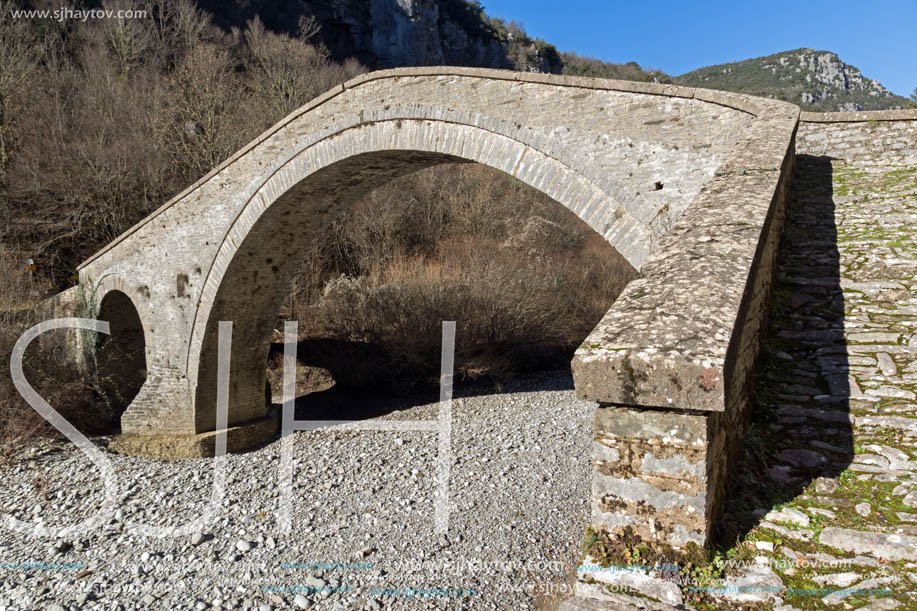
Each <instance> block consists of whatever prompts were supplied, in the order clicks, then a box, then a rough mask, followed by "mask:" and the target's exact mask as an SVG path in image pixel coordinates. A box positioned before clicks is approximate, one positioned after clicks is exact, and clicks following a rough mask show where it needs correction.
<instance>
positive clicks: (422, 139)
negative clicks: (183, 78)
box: [80, 67, 799, 545]
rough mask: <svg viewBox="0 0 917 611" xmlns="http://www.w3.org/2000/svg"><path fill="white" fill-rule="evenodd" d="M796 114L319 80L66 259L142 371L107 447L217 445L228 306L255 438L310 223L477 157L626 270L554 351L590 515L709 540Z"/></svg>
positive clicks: (705, 101)
mask: <svg viewBox="0 0 917 611" xmlns="http://www.w3.org/2000/svg"><path fill="white" fill-rule="evenodd" d="M798 117H799V110H798V108H797V107H795V106H792V105H789V104H785V103H781V102H775V101H772V100H763V99H758V98H753V97H749V96H744V95H739V94H730V93H724V92H714V91H708V90H703V89H694V88H685V87H676V86H670V85H657V84H646V83H631V82H623V81H604V80H595V79H585V78H572V77H561V76H552V75H540V74H517V73H509V72H502V71H493V70H479V69H462V68H441V67H437V68H420V69H401V70H391V71H383V72H376V73H371V74H367V75H363V76H361V77H358V78H357V79H354V80H352V81H350V82H348V83H345V84H344V85H342V86H339V87H336V88H335V89H334V90H332V91H330V92H328V93H327V94H325V95H324V96H322V97H320V98H318V99H316V100H315V101H313V102H312V103H310V104H309V105H307V106H306V107H304V108H302V109H300V110H298V111H296V112H295V113H293V114H291V115H290V116H289V117H287V118H286V119H284V120H283V121H281V122H280V123H278V124H277V125H276V126H274V127H273V128H272V129H271V130H269V131H268V132H266V133H265V134H263V135H262V136H260V137H259V138H258V139H257V140H255V141H254V142H252V143H251V144H250V145H249V146H247V147H246V148H245V149H243V150H241V151H239V153H237V154H236V155H234V156H233V157H232V158H230V159H229V160H227V161H226V162H224V163H223V164H222V165H220V166H219V167H218V168H216V169H214V170H213V171H212V172H211V173H210V174H208V175H207V176H205V177H204V178H202V179H201V180H200V181H198V182H197V183H195V184H194V185H192V186H191V187H189V189H187V190H186V191H184V192H183V193H181V194H179V195H178V196H177V197H176V198H174V199H173V200H172V201H170V202H168V203H166V204H165V205H164V206H163V207H161V208H160V209H159V210H157V211H156V212H155V213H154V214H152V215H151V216H150V217H148V218H147V219H145V220H144V221H142V222H141V223H139V224H138V225H137V226H136V227H134V228H132V229H131V230H130V231H128V232H127V233H125V234H124V235H123V236H121V237H120V238H118V239H117V240H116V241H115V242H113V243H112V244H111V245H109V246H108V247H107V248H106V249H104V250H103V251H101V252H100V253H98V254H96V255H95V256H94V257H93V258H91V259H90V260H89V261H87V262H86V263H84V264H83V266H82V267H81V268H80V283H81V286H83V287H84V288H85V289H90V288H91V287H95V286H97V285H98V286H99V290H98V298H99V299H102V298H104V296H105V294H106V293H107V292H109V291H113V290H117V291H121V292H122V293H124V294H125V295H127V296H128V297H129V298H130V300H131V302H132V303H133V304H134V306H135V307H136V309H137V311H138V314H139V318H140V320H141V321H142V323H143V329H144V335H145V338H146V362H147V369H148V372H149V375H148V377H147V380H146V382H145V383H144V385H143V387H142V388H141V390H140V393H139V395H138V396H137V397H136V399H135V400H134V402H133V403H132V404H131V406H130V407H129V409H128V410H127V412H126V413H125V414H124V417H123V419H122V427H123V430H124V432H125V435H124V436H123V438H122V439H121V441H120V442H119V444H116V446H117V447H119V448H120V449H122V450H123V451H127V452H133V453H138V454H143V455H151V456H162V457H178V456H194V455H207V454H208V453H212V448H213V438H214V435H215V432H214V431H213V429H214V423H215V405H214V399H215V377H216V355H215V346H216V325H217V323H218V321H220V320H233V323H234V330H233V352H232V366H231V371H230V374H231V378H230V379H231V388H230V414H229V417H230V422H229V424H230V427H231V428H230V429H229V432H228V439H229V447H230V448H231V449H234V448H242V447H246V446H249V445H252V444H253V443H257V442H258V441H261V440H264V439H266V438H269V437H270V436H271V435H273V434H274V432H275V430H276V423H275V422H273V421H271V420H270V419H268V418H267V417H266V413H267V402H266V400H265V391H264V389H265V369H266V367H265V360H266V355H267V349H268V344H269V341H270V333H271V329H270V322H271V321H272V320H273V314H274V312H275V311H276V307H277V305H278V303H279V301H280V296H281V295H282V293H283V291H284V290H285V288H286V286H287V283H288V280H289V277H290V275H291V274H292V272H293V265H294V264H295V261H296V260H297V259H298V257H299V256H300V255H301V253H302V248H303V246H304V245H305V244H306V243H308V240H309V236H311V235H315V233H316V232H320V231H323V229H324V227H325V222H326V219H327V218H328V217H329V215H328V214H327V213H328V211H330V210H334V209H338V208H341V207H346V206H347V205H349V204H350V203H351V202H352V201H354V200H355V199H356V198H357V197H358V196H360V195H361V194H362V193H364V192H365V191H367V190H368V189H372V188H374V187H375V186H377V185H379V184H382V183H383V182H385V181H387V180H390V179H392V178H393V177H395V176H397V175H401V174H404V173H408V172H412V171H415V170H417V169H419V168H422V167H427V166H430V165H434V164H437V163H443V162H454V161H466V162H477V163H483V164H486V165H490V166H491V167H494V168H497V169H500V170H502V171H504V172H506V173H508V174H510V175H512V176H515V177H517V178H519V179H520V180H522V181H524V182H526V183H528V184H530V185H532V186H533V187H535V188H537V189H539V190H541V191H543V192H544V193H546V194H547V195H549V196H550V197H552V198H553V199H555V200H556V201H557V202H559V203H560V204H561V205H564V206H566V207H568V208H569V209H570V210H572V211H573V212H574V213H576V214H577V215H578V216H579V217H580V218H582V219H583V220H584V221H585V222H587V223H588V224H589V225H590V226H591V227H593V228H594V229H595V230H596V231H597V232H599V233H600V234H601V235H603V236H604V237H605V238H606V239H607V240H608V241H609V243H611V244H612V245H613V246H614V247H615V248H617V249H618V250H619V251H620V252H621V253H622V254H623V255H624V256H625V257H626V258H627V259H628V261H629V262H630V263H631V264H632V265H633V266H634V267H635V268H636V269H637V270H639V271H640V272H641V278H640V279H638V280H636V281H634V282H633V283H631V285H629V286H628V287H627V289H626V290H625V291H624V293H623V294H622V296H621V298H619V300H618V301H617V302H616V303H615V304H614V306H613V307H612V309H611V310H610V311H609V312H608V313H607V314H606V316H605V317H604V318H603V320H602V321H601V323H600V324H599V325H598V326H597V327H596V329H595V330H594V331H593V332H592V334H591V335H590V337H589V338H588V339H587V340H586V342H585V343H584V345H583V346H582V347H581V348H580V350H579V351H578V352H577V354H576V357H575V359H574V361H573V364H572V368H573V374H574V379H575V382H576V387H577V391H578V393H579V394H580V395H581V396H583V397H585V398H588V399H590V400H593V401H596V402H598V403H600V404H601V407H599V408H598V409H597V410H596V426H595V445H594V447H595V456H594V458H595V461H594V468H595V483H594V490H593V493H594V494H593V496H594V499H593V500H594V514H593V522H594V524H595V525H596V526H597V527H599V528H604V529H607V530H610V531H615V530H617V529H619V528H621V527H623V526H626V525H632V526H634V527H635V528H636V529H637V530H638V531H639V532H641V533H642V534H643V535H644V536H648V537H656V538H664V539H666V540H668V541H669V542H670V543H675V544H677V545H680V544H684V543H687V542H689V541H694V542H697V543H703V542H705V541H706V540H707V538H708V536H709V534H710V528H711V524H712V521H713V520H714V518H715V517H716V514H717V510H718V507H719V500H720V496H721V494H722V490H723V485H724V482H725V478H726V469H725V465H726V464H727V462H728V457H729V456H730V455H732V454H733V453H734V452H735V449H736V447H737V441H738V432H739V431H740V430H741V423H742V421H743V419H744V417H745V413H746V410H745V405H746V403H747V394H748V388H749V385H750V380H751V372H752V370H753V367H754V362H755V357H756V354H757V344H758V338H759V337H760V335H761V327H762V325H763V320H764V304H765V301H766V299H767V295H768V291H769V287H770V277H771V267H772V264H773V259H774V253H775V248H776V243H777V239H778V237H779V233H780V228H781V224H782V219H783V203H784V199H785V197H784V195H785V192H786V188H787V180H788V179H789V175H790V170H791V165H792V161H793V148H792V142H793V136H794V130H795V129H796V126H797V123H798ZM656 183H661V184H662V185H663V188H662V189H658V188H657V187H656ZM571 298H575V296H571Z"/></svg>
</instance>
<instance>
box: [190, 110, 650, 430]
mask: <svg viewBox="0 0 917 611" xmlns="http://www.w3.org/2000/svg"><path fill="white" fill-rule="evenodd" d="M466 119H467V118H466ZM448 162H477V163H481V164H484V165H488V166H490V167H494V168H496V169H499V170H501V171H503V172H505V173H507V174H509V175H514V176H515V175H520V174H522V175H524V176H527V177H537V178H538V180H531V179H530V180H529V181H528V182H529V184H531V185H532V186H533V187H535V188H539V189H540V190H542V191H543V192H544V193H545V194H546V195H548V196H550V197H551V198H553V199H554V200H555V201H558V202H559V203H560V204H562V205H564V206H565V207H567V208H568V209H570V210H571V211H573V212H574V213H575V214H577V215H578V216H579V217H580V218H582V219H583V220H584V221H586V222H587V223H588V224H589V225H590V226H591V227H592V228H593V229H595V230H597V231H600V232H601V233H602V234H603V235H604V236H605V237H606V239H607V240H608V241H609V243H611V244H612V245H613V246H615V247H616V248H617V249H618V250H619V251H620V252H622V254H624V256H625V257H626V258H627V259H628V260H629V261H631V262H632V263H633V264H636V265H639V264H640V262H641V261H642V260H643V259H644V258H645V257H646V255H647V252H646V251H647V247H648V246H649V245H650V244H651V235H650V234H649V232H648V231H647V230H646V229H645V228H644V227H643V226H641V225H640V223H639V222H638V221H637V220H636V219H634V218H633V217H632V216H631V215H630V214H628V213H627V211H626V210H624V208H623V206H622V205H621V204H618V203H615V204H613V205H611V204H609V202H613V201H614V200H613V198H612V197H611V196H609V195H608V194H606V193H604V192H603V191H602V190H601V189H599V188H598V187H597V186H596V185H595V184H594V183H593V182H592V181H590V180H589V179H587V178H585V177H584V176H582V174H580V173H578V172H576V171H575V170H572V169H571V168H569V167H568V166H565V165H564V164H563V163H561V162H559V161H558V160H556V159H555V158H553V157H550V156H548V155H546V154H544V153H543V152H541V151H539V150H537V149H535V148H533V147H532V146H531V145H530V144H527V143H524V142H520V141H518V140H513V139H510V138H508V137H506V136H504V135H503V134H501V133H498V132H495V131H492V130H485V129H482V128H480V127H477V126H474V125H472V124H471V123H470V122H468V121H467V120H466V122H462V123H459V122H453V121H430V120H425V119H424V120H418V119H409V118H400V117H399V118H396V119H388V120H384V121H374V122H372V123H368V124H367V123H361V124H357V125H352V126H348V127H345V128H343V129H342V130H341V131H338V132H335V133H333V134H331V135H330V136H328V137H326V138H323V139H321V140H318V141H317V142H315V143H314V144H310V145H309V146H307V147H305V148H304V149H303V150H302V151H300V152H298V153H296V154H295V155H293V156H292V157H291V158H290V160H289V161H288V162H287V163H286V164H284V165H283V166H282V167H280V168H279V169H278V170H277V171H276V172H274V173H273V174H271V175H270V176H269V177H268V178H267V179H266V180H265V181H264V183H263V184H262V185H261V186H260V187H259V189H258V190H257V191H256V192H255V194H254V195H253V196H252V197H251V198H250V200H249V201H248V202H247V203H246V205H245V207H244V208H243V211H242V212H241V214H240V215H239V216H238V217H237V218H236V219H235V221H234V222H233V224H232V227H231V228H230V230H229V231H228V232H227V234H226V236H225V238H224V239H223V241H222V243H221V245H220V249H219V252H218V254H217V256H216V259H215V261H214V264H213V266H212V267H211V269H210V271H209V273H208V274H207V278H206V280H205V282H204V287H203V290H202V298H201V300H200V306H199V308H198V311H197V313H196V316H195V322H194V325H193V328H192V336H191V343H190V345H189V355H188V363H189V368H188V372H189V373H188V378H189V380H191V381H192V384H194V392H195V403H194V404H195V419H196V424H197V427H198V429H199V430H206V427H207V426H208V425H209V426H212V423H213V422H214V421H215V420H214V419H215V414H216V412H215V396H216V393H215V388H216V386H215V384H216V345H217V344H216V342H217V323H218V322H219V321H220V320H227V319H230V318H231V319H233V320H234V332H233V334H234V342H233V365H232V369H231V372H232V373H231V378H232V379H233V380H234V382H233V385H232V393H233V396H232V397H231V399H230V405H231V406H232V407H231V411H230V415H229V423H230V425H233V424H237V423H239V422H245V421H248V420H252V419H255V418H260V417H263V416H264V411H265V400H264V399H265V396H264V395H265V393H264V387H265V379H266V378H265V367H264V356H265V355H266V354H267V348H268V344H269V341H270V335H271V327H270V326H269V325H270V322H271V321H272V320H273V318H272V316H271V314H272V313H273V312H274V310H275V306H276V304H277V303H279V300H280V297H281V294H282V292H283V291H285V290H286V289H287V287H288V282H289V278H290V277H291V274H292V271H293V270H292V267H293V266H295V265H296V264H297V263H298V262H299V261H300V260H301V256H302V255H303V254H304V249H303V246H304V245H305V244H306V243H307V242H308V239H309V237H310V236H314V235H317V234H318V232H320V231H322V223H323V219H326V218H327V217H328V216H329V215H328V212H330V211H331V210H333V209H335V208H341V207H344V206H346V205H348V204H349V203H351V202H352V201H355V200H356V199H358V198H359V197H360V196H361V195H363V194H364V193H366V192H367V191H369V190H372V189H373V188H375V187H377V186H379V185H380V184H382V183H384V182H387V181H389V180H391V179H392V178H395V177H397V176H400V175H403V174H406V173H409V172H413V171H416V170H418V169H421V168H425V167H429V166H431V165H436V164H440V163H448ZM523 170H527V171H523ZM533 183H536V184H533ZM603 204H604V206H603ZM609 210H610V213H609ZM243 313H244V314H243ZM254 347H257V348H254Z"/></svg>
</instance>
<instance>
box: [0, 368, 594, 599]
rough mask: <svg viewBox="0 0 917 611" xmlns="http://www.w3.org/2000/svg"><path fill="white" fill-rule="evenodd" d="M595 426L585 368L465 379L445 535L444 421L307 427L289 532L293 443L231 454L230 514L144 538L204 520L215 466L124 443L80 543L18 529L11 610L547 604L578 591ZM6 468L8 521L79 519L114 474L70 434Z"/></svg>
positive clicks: (429, 407) (10, 548)
mask: <svg viewBox="0 0 917 611" xmlns="http://www.w3.org/2000/svg"><path fill="white" fill-rule="evenodd" d="M438 409H439V406H438V404H436V403H431V404H424V405H414V406H411V407H408V408H406V409H396V410H395V411H390V412H388V413H385V414H384V415H382V416H378V417H377V418H375V419H374V420H423V419H426V420H435V419H436V417H437V413H438ZM591 429H592V404H590V403H587V402H584V401H579V400H577V399H576V398H575V395H574V392H573V389H572V381H571V379H570V375H569V373H568V372H559V373H548V374H540V375H537V376H532V377H528V378H526V379H523V380H519V381H517V382H514V383H512V384H510V385H507V386H506V387H504V389H503V390H502V392H496V391H494V390H493V389H492V388H490V389H488V388H484V387H478V388H472V389H468V390H462V389H461V388H457V391H456V399H455V400H454V401H453V408H452V433H451V451H452V461H451V474H450V480H449V494H450V501H451V511H450V514H449V528H448V533H447V534H446V535H438V534H436V533H435V530H434V495H435V494H436V481H435V474H436V460H437V452H438V434H437V433H436V432H433V431H353V430H351V431H348V430H342V429H341V427H329V428H324V429H321V430H316V431H304V432H298V433H295V434H294V460H295V468H294V474H293V481H294V484H293V499H294V500H293V512H292V529H291V530H290V531H289V532H285V531H283V530H281V527H280V524H279V523H278V518H277V510H278V507H279V499H280V493H279V486H278V476H279V467H280V463H281V461H280V453H281V441H280V440H276V441H274V442H272V443H270V444H268V445H266V446H264V447H262V448H260V449H258V450H255V451H252V452H248V453H245V454H238V455H231V456H229V457H228V459H227V466H226V472H225V475H226V494H225V497H224V498H223V501H222V508H221V511H219V512H218V513H217V514H216V517H215V518H214V519H213V520H212V521H211V522H210V523H209V524H208V525H206V526H205V527H202V528H200V529H199V531H198V532H195V533H192V534H190V535H182V536H178V537H162V538H150V537H144V536H140V535H136V534H132V533H131V527H130V526H129V525H131V524H137V523H147V524H152V525H157V526H180V525H182V524H185V523H187V522H189V521H191V520H193V519H194V518H196V517H198V516H200V515H201V514H202V513H203V511H204V508H205V506H206V504H207V503H208V501H209V499H210V496H211V489H212V483H213V461H212V460H183V461H173V462H162V461H154V460H146V459H139V458H133V457H126V456H120V455H117V454H112V453H108V452H106V453H105V456H106V457H107V458H108V459H109V460H111V462H112V464H113V466H114V469H115V472H116V474H117V477H118V484H119V497H118V505H117V508H116V511H115V513H114V515H113V516H112V517H111V518H110V519H109V520H107V521H106V522H105V523H104V524H103V525H102V526H101V527H100V528H97V529H96V530H94V531H90V532H88V533H86V534H82V535H79V536H75V537H68V538H62V539H49V538H37V537H32V536H28V535H24V534H18V533H14V532H12V531H10V530H9V529H7V528H5V529H4V531H3V534H2V535H0V562H2V563H3V566H2V569H0V608H4V607H5V609H17V610H19V609H22V610H26V609H28V610H31V609H55V610H60V609H122V610H126V609H296V608H314V609H429V608H449V609H453V608H460V609H526V608H535V607H536V598H537V597H538V595H539V593H541V592H547V591H551V590H557V589H560V590H562V589H563V588H564V587H565V585H564V583H563V582H564V580H565V578H567V576H569V575H570V574H572V572H573V569H574V566H575V564H576V562H577V559H578V552H579V550H578V545H579V542H580V541H581V540H582V536H583V533H584V530H585V528H586V526H587V524H588V499H589V490H590V468H591V466H590V456H591V447H590V444H591ZM95 441H96V443H97V445H99V446H102V445H104V443H105V439H104V438H102V439H97V440H95ZM2 470H3V478H2V485H0V508H2V513H3V514H4V516H5V517H4V518H3V519H4V520H5V519H6V517H7V516H12V517H15V518H17V519H19V520H23V521H26V522H31V523H33V524H44V525H48V526H52V525H53V526H62V525H65V524H76V523H78V522H80V521H82V520H84V519H86V518H87V517H89V516H91V515H93V514H94V513H95V512H96V511H97V510H98V508H99V507H100V504H101V502H102V500H103V498H104V497H103V491H104V486H103V482H102V477H101V474H100V472H99V470H98V469H97V468H96V467H95V466H94V465H93V463H92V462H91V461H90V460H89V459H88V457H86V456H85V455H83V454H82V453H81V452H80V451H79V450H77V449H76V448H75V446H73V444H71V443H69V442H55V443H50V444H44V445H43V446H42V447H41V448H40V449H38V450H33V451H31V452H26V453H25V457H24V458H22V459H21V460H20V461H18V462H17V463H14V464H13V465H7V466H4V467H3V468H2ZM26 563H35V564H37V563H44V564H45V566H42V567H37V566H35V564H33V565H31V566H30V565H28V564H26ZM383 590H384V591H383Z"/></svg>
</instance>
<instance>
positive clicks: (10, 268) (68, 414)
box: [0, 245, 113, 460]
mask: <svg viewBox="0 0 917 611" xmlns="http://www.w3.org/2000/svg"><path fill="white" fill-rule="evenodd" d="M22 261H23V258H22V257H20V256H18V255H17V254H16V253H13V252H11V251H10V250H9V249H8V248H6V247H4V246H3V245H0V362H2V363H3V364H4V369H5V372H4V374H3V375H0V459H4V460H6V459H9V458H11V457H12V456H14V455H15V454H16V453H17V452H18V451H20V450H21V449H22V447H23V446H24V445H25V444H28V443H30V442H32V441H34V440H35V439H36V438H38V437H41V436H48V435H54V434H56V430H55V429H54V428H53V427H52V426H51V425H50V424H49V423H48V422H47V421H46V420H44V419H43V418H42V417H41V416H40V415H39V414H38V412H36V411H35V410H34V409H32V407H31V406H30V405H29V404H28V403H27V402H26V401H25V399H23V398H22V396H21V395H20V394H19V391H18V390H17V389H16V388H15V386H14V384H13V380H12V377H11V375H10V372H9V369H8V367H9V363H10V356H11V354H12V351H13V347H14V345H15V343H16V341H17V340H18V339H19V337H20V336H21V335H22V333H23V332H25V331H26V330H27V329H28V328H30V327H32V326H33V325H35V324H37V323H38V322H40V321H41V317H40V315H39V314H38V313H37V312H36V310H35V306H36V302H35V301H34V298H33V297H32V296H31V291H32V290H33V289H34V288H36V287H35V284H34V283H33V281H31V280H30V279H29V277H28V274H27V272H26V271H25V269H26V268H25V266H24V265H21V264H17V263H20V262H22ZM23 370H24V373H25V376H26V379H27V380H28V382H29V384H30V385H31V386H32V387H33V388H34V389H35V391H36V392H37V393H38V394H39V396H41V397H42V398H43V399H44V400H45V401H47V402H48V403H49V404H50V405H51V407H53V408H54V409H55V410H57V411H58V412H59V413H60V414H61V415H62V416H63V417H64V418H66V419H67V420H68V421H69V422H70V423H72V424H73V425H74V426H76V427H77V429H79V430H81V431H83V432H86V433H98V432H104V431H108V430H110V429H111V427H112V425H113V415H112V414H111V413H110V411H109V410H108V409H107V408H106V407H105V406H104V405H102V404H100V403H98V402H97V401H96V399H95V394H94V393H93V391H92V390H91V388H90V385H89V384H88V381H87V380H86V379H85V378H84V377H83V375H82V374H81V373H80V372H79V371H78V370H77V369H76V368H75V367H74V366H72V365H69V364H67V360H66V359H65V358H64V354H63V352H62V346H61V344H55V343H53V342H48V341H46V342H40V341H39V340H38V339H35V340H34V341H33V342H32V343H31V344H30V346H29V348H28V349H27V350H26V353H25V356H24V358H23Z"/></svg>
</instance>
